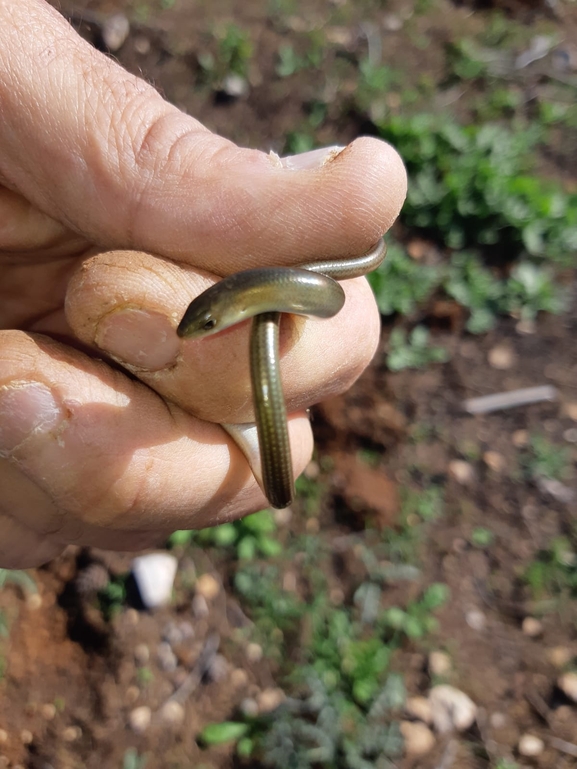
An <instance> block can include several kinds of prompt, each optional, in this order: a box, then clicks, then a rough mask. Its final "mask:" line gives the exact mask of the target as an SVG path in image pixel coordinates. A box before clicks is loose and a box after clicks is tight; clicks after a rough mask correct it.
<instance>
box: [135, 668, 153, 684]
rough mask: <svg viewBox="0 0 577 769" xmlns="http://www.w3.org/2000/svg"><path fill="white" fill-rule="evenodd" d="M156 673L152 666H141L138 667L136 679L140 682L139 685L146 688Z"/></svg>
mask: <svg viewBox="0 0 577 769" xmlns="http://www.w3.org/2000/svg"><path fill="white" fill-rule="evenodd" d="M153 678H154V673H153V672H152V670H151V669H150V668H147V667H141V668H138V669H137V671H136V680H137V682H138V685H139V686H141V687H142V688H145V687H146V686H148V684H149V683H150V682H151V681H152V680H153Z"/></svg>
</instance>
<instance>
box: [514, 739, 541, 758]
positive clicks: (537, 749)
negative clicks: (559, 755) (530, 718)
mask: <svg viewBox="0 0 577 769" xmlns="http://www.w3.org/2000/svg"><path fill="white" fill-rule="evenodd" d="M517 749H518V750H519V753H520V755H522V756H525V757H526V758H529V757H532V756H540V755H541V753H542V752H543V750H544V749H545V744H544V742H543V740H541V739H539V737H535V735H534V734H523V735H522V736H521V738H520V739H519V744H518V746H517Z"/></svg>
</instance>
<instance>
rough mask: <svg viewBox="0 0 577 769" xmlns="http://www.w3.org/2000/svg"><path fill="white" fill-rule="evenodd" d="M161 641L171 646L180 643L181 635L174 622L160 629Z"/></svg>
mask: <svg viewBox="0 0 577 769" xmlns="http://www.w3.org/2000/svg"><path fill="white" fill-rule="evenodd" d="M162 640H163V641H166V643H169V644H170V645H171V646H176V645H177V644H179V643H182V633H181V630H180V628H179V627H178V625H177V624H176V622H167V623H166V625H165V626H164V627H163V629H162Z"/></svg>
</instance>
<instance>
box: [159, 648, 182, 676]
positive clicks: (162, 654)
mask: <svg viewBox="0 0 577 769" xmlns="http://www.w3.org/2000/svg"><path fill="white" fill-rule="evenodd" d="M156 653H157V659H158V665H159V667H160V668H161V669H162V670H164V672H165V673H173V672H174V671H175V670H176V668H177V667H178V659H177V657H176V654H175V653H174V652H173V651H172V646H171V645H170V644H169V643H166V641H163V642H162V643H159V644H158V649H157V652H156Z"/></svg>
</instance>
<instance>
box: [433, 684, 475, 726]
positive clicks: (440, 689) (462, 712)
mask: <svg viewBox="0 0 577 769" xmlns="http://www.w3.org/2000/svg"><path fill="white" fill-rule="evenodd" d="M429 703H430V705H431V710H432V712H433V723H434V724H435V728H436V729H437V731H438V732H441V734H445V733H447V732H451V731H453V730H455V729H456V730H457V731H459V732H463V731H465V730H466V729H468V728H469V727H470V726H472V725H473V723H474V721H475V718H476V716H477V706H476V705H475V703H474V702H473V700H472V699H471V698H470V697H468V696H467V695H466V694H465V692H462V691H460V689H456V688H455V687H454V686H448V685H446V684H442V685H440V686H433V688H432V689H431V691H430V692H429Z"/></svg>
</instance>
